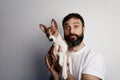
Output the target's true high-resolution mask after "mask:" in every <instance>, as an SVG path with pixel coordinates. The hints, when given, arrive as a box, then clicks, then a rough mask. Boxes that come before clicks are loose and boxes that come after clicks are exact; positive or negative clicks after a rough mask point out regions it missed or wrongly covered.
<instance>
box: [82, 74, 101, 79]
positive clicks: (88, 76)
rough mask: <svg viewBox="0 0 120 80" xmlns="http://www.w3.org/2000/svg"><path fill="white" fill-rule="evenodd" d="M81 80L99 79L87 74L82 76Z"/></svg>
mask: <svg viewBox="0 0 120 80" xmlns="http://www.w3.org/2000/svg"><path fill="white" fill-rule="evenodd" d="M81 80H101V79H100V78H98V77H96V76H92V75H89V74H83V75H82V78H81Z"/></svg>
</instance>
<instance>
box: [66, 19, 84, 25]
mask: <svg viewBox="0 0 120 80" xmlns="http://www.w3.org/2000/svg"><path fill="white" fill-rule="evenodd" d="M69 24H82V23H81V21H80V20H79V19H76V20H68V21H67V22H65V25H69Z"/></svg>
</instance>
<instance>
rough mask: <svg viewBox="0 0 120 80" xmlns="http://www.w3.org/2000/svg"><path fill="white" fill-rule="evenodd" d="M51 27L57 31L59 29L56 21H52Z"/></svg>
mask: <svg viewBox="0 0 120 80" xmlns="http://www.w3.org/2000/svg"><path fill="white" fill-rule="evenodd" d="M51 26H52V27H53V28H56V29H57V28H58V26H57V22H56V21H55V20H54V19H52V20H51Z"/></svg>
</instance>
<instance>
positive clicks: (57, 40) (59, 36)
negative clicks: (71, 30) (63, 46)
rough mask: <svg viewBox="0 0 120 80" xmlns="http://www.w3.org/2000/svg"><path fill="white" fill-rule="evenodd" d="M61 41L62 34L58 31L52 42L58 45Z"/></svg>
mask: <svg viewBox="0 0 120 80" xmlns="http://www.w3.org/2000/svg"><path fill="white" fill-rule="evenodd" d="M61 42H63V41H62V36H61V35H60V34H59V33H58V36H57V38H56V39H55V41H54V43H55V44H58V45H60V43H61Z"/></svg>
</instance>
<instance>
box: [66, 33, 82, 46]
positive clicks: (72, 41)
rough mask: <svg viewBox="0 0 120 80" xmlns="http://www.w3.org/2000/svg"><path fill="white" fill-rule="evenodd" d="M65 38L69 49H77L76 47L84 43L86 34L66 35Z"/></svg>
mask: <svg viewBox="0 0 120 80" xmlns="http://www.w3.org/2000/svg"><path fill="white" fill-rule="evenodd" d="M71 36H76V39H71V38H70V37H71ZM64 38H65V40H66V42H67V44H68V46H69V47H75V46H78V45H79V44H80V43H81V42H82V41H83V38H84V34H83V32H82V34H81V35H77V34H69V35H68V36H65V35H64Z"/></svg>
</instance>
